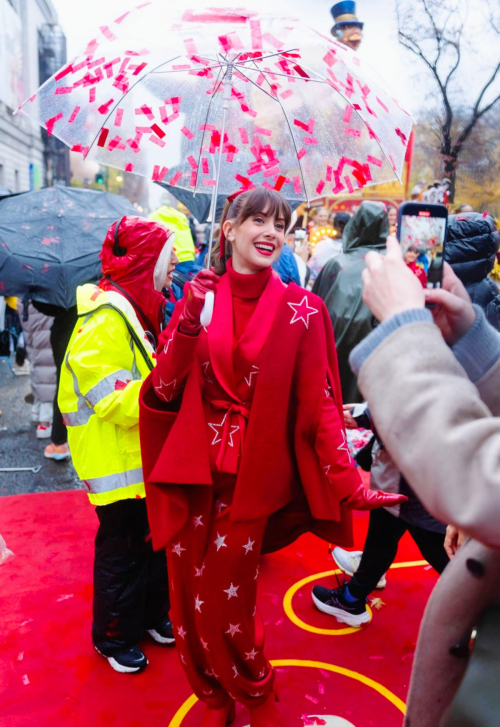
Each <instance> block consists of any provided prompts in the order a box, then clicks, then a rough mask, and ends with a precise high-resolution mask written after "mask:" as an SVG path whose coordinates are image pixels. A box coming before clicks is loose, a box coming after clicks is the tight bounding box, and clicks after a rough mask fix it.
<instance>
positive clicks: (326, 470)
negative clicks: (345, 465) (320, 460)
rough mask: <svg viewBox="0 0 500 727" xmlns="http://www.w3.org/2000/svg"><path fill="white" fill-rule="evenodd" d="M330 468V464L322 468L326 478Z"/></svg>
mask: <svg viewBox="0 0 500 727" xmlns="http://www.w3.org/2000/svg"><path fill="white" fill-rule="evenodd" d="M331 467H332V465H331V464H326V465H325V466H324V467H323V469H324V470H325V475H327V476H328V475H329V474H330V469H331Z"/></svg>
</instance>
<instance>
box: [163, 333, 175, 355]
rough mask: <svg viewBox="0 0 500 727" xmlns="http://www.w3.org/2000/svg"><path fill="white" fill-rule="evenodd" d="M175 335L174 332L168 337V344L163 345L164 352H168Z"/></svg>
mask: <svg viewBox="0 0 500 727" xmlns="http://www.w3.org/2000/svg"><path fill="white" fill-rule="evenodd" d="M173 337H174V336H173V334H172V335H171V336H170V338H169V339H168V341H167V342H166V344H165V345H164V346H163V353H168V347H169V346H170V344H171V343H172V339H173Z"/></svg>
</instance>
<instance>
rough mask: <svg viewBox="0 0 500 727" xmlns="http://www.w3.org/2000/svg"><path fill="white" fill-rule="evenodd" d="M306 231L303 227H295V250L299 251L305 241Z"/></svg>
mask: <svg viewBox="0 0 500 727" xmlns="http://www.w3.org/2000/svg"><path fill="white" fill-rule="evenodd" d="M306 235H307V230H306V229H305V228H304V227H296V228H295V232H294V243H295V249H296V250H299V249H300V247H301V246H302V243H303V242H304V240H305V239H306Z"/></svg>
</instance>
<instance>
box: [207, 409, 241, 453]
mask: <svg viewBox="0 0 500 727" xmlns="http://www.w3.org/2000/svg"><path fill="white" fill-rule="evenodd" d="M228 414H229V412H226V413H225V414H224V419H223V420H222V421H221V423H220V424H215V422H213V423H210V422H209V424H208V426H209V427H210V429H213V430H214V432H215V436H214V438H213V440H212V444H219V442H222V437H221V436H220V432H219V431H218V430H219V429H221V428H222V427H223V426H224V423H225V421H226V419H227V415H228ZM238 430H239V427H237V426H234V425H231V431H230V432H229V439H228V444H229V446H230V447H234V442H233V434H236V432H237V431H238Z"/></svg>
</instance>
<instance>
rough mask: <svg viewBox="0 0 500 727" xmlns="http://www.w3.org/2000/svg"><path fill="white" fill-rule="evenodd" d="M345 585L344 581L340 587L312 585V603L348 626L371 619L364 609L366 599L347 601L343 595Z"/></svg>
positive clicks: (357, 624) (358, 624) (360, 623)
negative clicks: (331, 587)
mask: <svg viewBox="0 0 500 727" xmlns="http://www.w3.org/2000/svg"><path fill="white" fill-rule="evenodd" d="M346 586H347V584H346V583H344V584H343V585H342V586H340V588H333V589H330V588H324V587H323V586H314V588H313V589H312V599H313V602H314V605H315V606H316V608H317V609H319V610H320V611H323V613H329V614H330V616H335V618H336V619H337V621H340V622H341V623H345V624H348V625H349V626H361V625H362V624H366V623H368V622H369V621H370V620H371V619H370V614H369V613H368V611H367V610H366V601H365V600H362V599H360V600H359V601H354V603H350V602H349V601H347V600H346V599H345V597H344V591H345V589H346Z"/></svg>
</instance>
